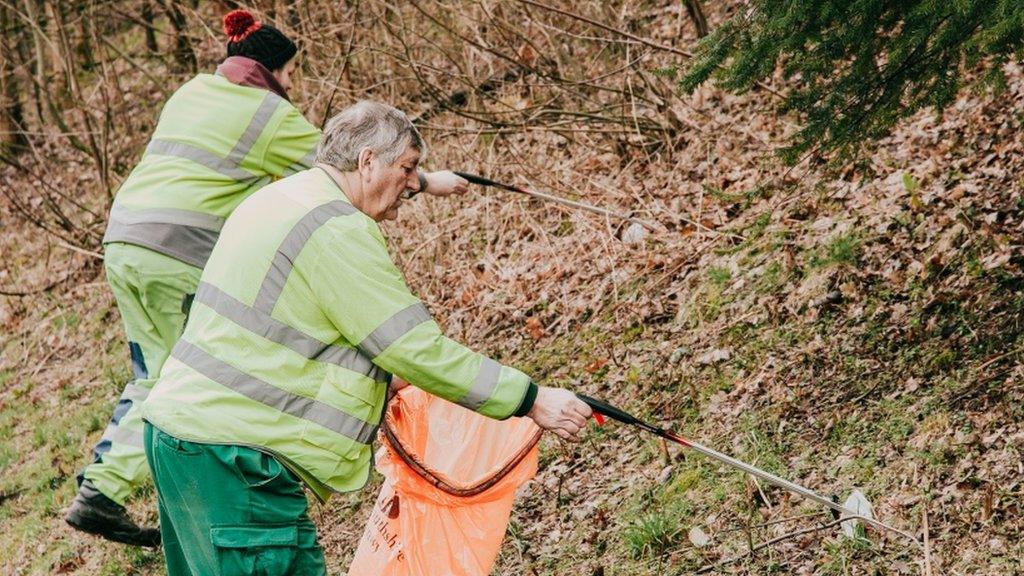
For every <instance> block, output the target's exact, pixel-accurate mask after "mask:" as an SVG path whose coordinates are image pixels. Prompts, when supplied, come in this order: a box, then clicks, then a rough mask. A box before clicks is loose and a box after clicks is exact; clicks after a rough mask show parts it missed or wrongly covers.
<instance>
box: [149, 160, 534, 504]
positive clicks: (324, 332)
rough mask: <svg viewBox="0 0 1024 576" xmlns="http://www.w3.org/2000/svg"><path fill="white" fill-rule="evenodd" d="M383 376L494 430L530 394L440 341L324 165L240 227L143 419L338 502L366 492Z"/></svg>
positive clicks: (515, 379)
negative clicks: (243, 455)
mask: <svg viewBox="0 0 1024 576" xmlns="http://www.w3.org/2000/svg"><path fill="white" fill-rule="evenodd" d="M385 371H387V372H391V373H394V374H398V375H399V376H401V377H402V378H404V379H406V380H408V381H410V382H414V383H415V384H416V385H418V386H420V387H421V388H423V389H425V390H427V391H428V392H431V393H433V394H435V395H437V396H440V397H443V398H446V399H448V400H451V401H453V402H457V403H459V404H461V405H463V406H466V407H468V408H470V409H473V410H476V411H478V412H480V413H481V414H484V415H486V416H490V417H493V418H506V417H508V416H510V415H512V414H514V413H515V412H516V410H517V408H519V406H520V405H521V403H522V402H523V399H524V396H525V394H526V390H527V387H528V385H529V378H528V377H527V376H526V375H525V374H523V373H522V372H520V371H518V370H516V369H514V368H510V367H507V366H502V365H501V364H498V363H497V362H495V361H494V360H491V359H490V358H487V357H485V356H483V355H481V354H477V353H475V352H473V351H471V350H469V349H468V348H466V347H464V346H462V345H460V344H458V343H456V342H454V341H452V340H450V339H448V338H447V337H445V336H444V335H443V334H442V333H441V330H440V328H439V327H438V325H437V323H436V322H434V320H433V319H432V318H431V316H430V314H429V312H428V311H427V309H426V307H424V305H423V303H422V302H420V300H419V299H418V298H416V297H415V296H414V295H413V294H412V293H411V292H410V291H409V288H408V287H407V286H406V284H405V281H404V279H403V278H402V276H401V274H400V272H399V271H398V269H397V268H396V267H395V265H394V263H393V262H392V261H391V258H390V256H389V254H388V252H387V247H386V245H385V241H384V238H383V236H382V235H381V232H380V228H379V227H378V226H377V224H376V223H375V222H374V221H373V220H372V219H370V218H369V217H367V216H366V215H364V214H362V213H361V212H359V211H358V210H357V209H356V208H355V207H353V206H352V204H351V203H349V201H348V200H347V198H346V197H345V195H344V194H343V193H342V191H341V189H340V188H339V187H338V185H337V184H336V183H335V182H334V181H333V180H332V179H331V178H330V177H329V176H328V175H327V173H326V172H324V171H323V170H321V169H319V168H315V169H312V170H308V171H305V172H301V173H299V174H297V175H295V176H291V177H289V178H286V179H284V180H282V181H280V182H277V183H275V184H272V185H270V186H268V187H266V188H265V189H263V190H261V191H259V192H258V193H256V194H254V195H253V196H251V197H250V198H249V199H247V200H246V201H245V202H243V203H242V204H241V205H240V206H239V207H238V208H237V209H236V210H235V212H234V213H233V214H232V216H231V217H230V218H229V219H228V221H227V223H226V225H225V226H224V230H223V234H222V236H221V238H220V240H219V242H218V243H217V246H216V248H215V249H214V251H213V254H212V255H211V257H210V261H209V263H208V264H207V266H206V269H205V270H204V272H203V276H202V280H201V282H200V285H199V290H198V292H197V294H196V299H195V302H194V304H193V306H192V311H191V316H190V318H189V321H188V325H187V326H186V328H185V333H184V335H183V336H182V338H181V340H179V342H178V344H177V346H176V347H175V349H174V351H173V352H172V354H171V358H170V359H168V361H167V362H166V363H165V364H164V367H163V370H162V371H161V376H160V379H159V381H158V382H157V384H156V386H155V388H154V390H153V391H152V392H151V393H150V395H149V398H148V400H147V401H146V404H145V407H144V414H145V417H146V419H148V420H150V421H151V422H153V424H155V425H156V426H157V427H159V428H160V429H162V430H165V431H166V432H168V433H169V434H172V435H174V436H177V437H179V438H182V439H186V440H192V441H200V442H213V443H222V444H244V445H248V446H253V447H257V448H259V449H262V450H266V451H269V452H271V453H273V454H274V455H276V456H278V457H279V458H281V460H282V462H284V463H285V464H286V465H288V466H289V467H290V468H291V469H292V470H294V471H295V472H296V473H297V474H298V475H299V476H300V477H302V478H303V479H304V480H305V481H306V482H307V483H308V484H309V485H310V486H311V487H312V488H313V489H314V491H315V492H316V493H317V494H318V495H319V496H321V497H326V495H327V494H328V493H329V492H330V491H348V490H354V489H358V488H360V487H361V486H363V484H364V483H365V482H366V477H367V474H368V471H369V463H370V446H369V444H370V442H371V441H372V440H373V438H374V436H375V434H376V431H377V426H378V424H379V423H380V419H381V416H382V412H383V409H384V402H385V393H386V389H387V384H386V381H387V380H388V377H387V373H386V372H385ZM457 432H458V431H455V433H457Z"/></svg>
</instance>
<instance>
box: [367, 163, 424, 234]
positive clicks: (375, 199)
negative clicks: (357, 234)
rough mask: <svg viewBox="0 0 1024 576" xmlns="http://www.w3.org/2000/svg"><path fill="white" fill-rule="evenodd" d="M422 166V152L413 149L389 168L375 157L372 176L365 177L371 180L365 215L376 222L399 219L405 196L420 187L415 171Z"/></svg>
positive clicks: (368, 183) (370, 170)
mask: <svg viewBox="0 0 1024 576" xmlns="http://www.w3.org/2000/svg"><path fill="white" fill-rule="evenodd" d="M419 163H420V151H419V150H417V149H415V148H413V147H411V146H410V147H408V148H406V149H405V152H403V153H402V155H401V156H399V157H398V158H397V159H395V161H394V163H392V164H391V165H390V166H388V165H385V164H384V162H382V161H381V159H380V158H379V157H376V155H375V157H374V159H373V161H372V162H371V163H370V168H369V174H367V175H364V177H365V178H367V179H368V181H367V183H366V189H367V192H368V194H367V196H368V197H367V206H366V209H367V210H366V215H367V216H369V217H370V218H373V219H374V220H376V221H377V222H380V221H381V220H394V219H395V218H397V217H398V208H399V207H400V206H401V205H402V193H403V192H405V191H406V190H407V189H410V190H418V189H419V187H420V179H419V175H418V174H417V172H416V168H417V167H418V166H419Z"/></svg>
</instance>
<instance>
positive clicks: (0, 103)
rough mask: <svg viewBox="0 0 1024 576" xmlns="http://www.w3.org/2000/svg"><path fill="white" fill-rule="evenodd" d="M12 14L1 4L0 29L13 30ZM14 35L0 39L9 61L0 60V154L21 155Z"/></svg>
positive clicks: (21, 113)
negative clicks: (8, 152)
mask: <svg viewBox="0 0 1024 576" xmlns="http://www.w3.org/2000/svg"><path fill="white" fill-rule="evenodd" d="M12 20H13V19H12V18H11V15H10V14H9V13H8V11H7V8H6V7H5V6H3V5H0V29H3V30H14V25H13V22H12ZM12 36H13V37H15V38H16V37H17V34H4V35H3V36H2V37H0V49H2V51H3V53H4V54H8V55H9V57H8V58H0V153H6V152H7V151H10V152H12V153H15V154H17V153H20V152H22V151H24V150H25V149H26V148H28V138H27V137H26V136H25V113H24V110H23V108H22V105H21V94H20V93H19V91H18V77H17V75H16V73H15V71H14V68H15V66H14V57H15V55H16V54H18V53H19V52H18V50H17V46H15V44H16V43H17V41H16V40H14V38H12Z"/></svg>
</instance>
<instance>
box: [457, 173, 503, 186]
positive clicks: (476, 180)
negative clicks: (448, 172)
mask: <svg viewBox="0 0 1024 576" xmlns="http://www.w3.org/2000/svg"><path fill="white" fill-rule="evenodd" d="M452 172H454V173H455V175H456V176H461V177H463V178H465V179H466V180H469V182H470V183H471V184H479V185H480V186H497V187H498V188H509V186H507V185H505V184H502V183H501V182H495V181H494V180H491V179H490V178H484V177H483V176H480V175H479V174H470V173H469V172H459V171H458V170H453V171H452Z"/></svg>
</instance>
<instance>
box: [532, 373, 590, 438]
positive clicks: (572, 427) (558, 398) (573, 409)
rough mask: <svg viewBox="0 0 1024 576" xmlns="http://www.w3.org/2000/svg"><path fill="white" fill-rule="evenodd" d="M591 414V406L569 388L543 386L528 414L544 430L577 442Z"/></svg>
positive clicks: (538, 391)
mask: <svg viewBox="0 0 1024 576" xmlns="http://www.w3.org/2000/svg"><path fill="white" fill-rule="evenodd" d="M591 414H592V411H591V409H590V406H587V405H586V403H584V402H583V401H582V400H580V399H579V398H577V397H576V395H575V394H573V393H572V392H570V391H569V390H566V389H564V388H551V387H548V386H541V387H540V388H538V389H537V399H536V400H534V402H533V408H531V409H530V412H529V413H528V414H527V416H529V417H530V418H532V419H533V421H534V422H536V423H537V426H540V427H541V428H543V429H544V430H550V431H551V432H554V433H555V434H557V435H558V436H560V437H562V438H564V439H566V440H572V441H573V442H576V441H579V433H580V430H582V429H583V428H584V427H585V426H586V425H587V419H588V418H590V415H591Z"/></svg>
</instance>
